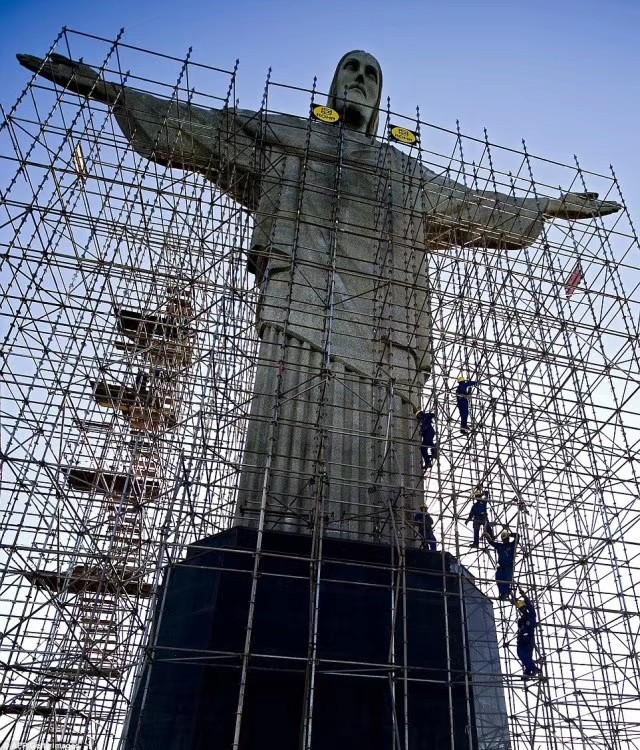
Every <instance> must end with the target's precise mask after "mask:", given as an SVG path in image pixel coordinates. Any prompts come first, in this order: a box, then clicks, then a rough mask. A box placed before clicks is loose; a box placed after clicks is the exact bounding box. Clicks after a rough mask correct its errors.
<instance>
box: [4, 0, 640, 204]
mask: <svg viewBox="0 0 640 750" xmlns="http://www.w3.org/2000/svg"><path fill="white" fill-rule="evenodd" d="M64 25H66V26H68V27H70V28H73V29H77V30H80V31H86V32H90V33H96V34H99V35H102V36H107V37H114V36H115V35H116V34H117V32H118V30H119V29H120V27H122V26H124V27H125V29H126V35H125V38H124V39H125V41H127V42H129V43H130V44H135V45H139V46H141V47H146V48H149V49H153V50H157V51H160V52H165V53H168V54H173V55H176V56H182V55H184V54H185V53H186V51H187V49H188V47H189V46H193V48H194V51H193V59H195V60H197V61H201V62H204V63H207V64H210V65H214V66H219V67H226V68H228V67H230V66H232V65H233V62H234V60H235V58H236V57H239V58H240V60H241V79H240V80H241V83H242V82H243V81H244V82H247V81H251V82H252V83H254V84H256V85H258V88H256V89H252V88H250V87H247V88H246V90H245V89H243V87H242V85H241V87H240V95H241V102H240V103H241V106H245V107H247V108H253V107H256V106H257V105H258V104H259V99H256V94H255V91H259V90H260V89H261V86H262V83H263V81H264V76H265V72H266V69H267V67H268V66H272V68H273V70H274V76H275V78H276V79H277V80H279V81H284V82H288V83H293V84H296V85H301V86H310V85H311V81H312V78H313V75H314V74H317V75H318V77H319V86H320V88H321V89H323V90H326V88H327V87H328V85H329V80H330V78H331V75H332V72H333V68H334V66H335V63H336V61H337V59H338V58H339V57H340V56H341V55H342V54H343V53H344V52H346V51H348V50H349V49H354V48H364V49H367V50H369V51H371V52H372V53H373V54H375V55H376V56H377V57H378V59H379V60H380V61H381V63H382V66H383V70H384V76H385V92H384V93H385V96H386V95H389V96H391V98H392V107H393V109H394V110H396V111H400V112H406V113H407V114H409V115H410V114H412V113H413V112H414V111H415V106H416V104H418V105H420V109H421V114H422V117H423V119H426V120H428V121H430V122H433V123H435V124H438V125H443V126H445V127H454V126H455V120H456V118H458V119H459V120H460V123H461V127H462V129H463V132H466V133H469V134H471V135H476V136H481V135H482V128H483V127H485V126H486V127H487V129H488V131H489V136H490V138H491V140H492V141H493V142H498V143H502V144H504V145H509V146H514V147H516V148H518V147H519V146H520V141H521V139H522V138H523V137H524V138H525V139H526V141H527V144H528V146H529V148H530V150H531V151H532V152H534V153H537V154H539V155H544V156H547V157H549V158H552V159H557V160H559V161H563V162H570V161H571V159H572V155H573V154H574V153H576V154H577V155H578V156H579V157H580V159H581V162H582V163H583V166H585V167H586V168H589V169H593V170H594V171H600V172H606V171H607V169H608V165H609V163H612V164H613V165H614V167H615V168H616V171H617V172H618V175H619V177H620V180H621V183H622V187H623V191H624V192H625V194H626V196H627V197H628V199H629V202H630V204H631V208H632V211H633V213H634V214H636V215H638V214H640V187H636V186H635V184H634V183H635V182H636V180H637V175H638V171H639V169H638V168H639V167H640V158H639V157H638V155H637V149H636V140H637V131H638V124H637V121H638V114H639V112H638V110H639V106H640V104H639V103H640V96H639V94H640V91H639V89H640V75H639V73H640V44H638V34H639V30H640V2H638V0H606V1H605V0H600V1H599V2H598V1H596V0H555V1H552V0H536V2H514V0H485V1H484V2H480V0H459V1H458V2H456V0H446V1H445V0H440V2H433V1H432V0H407V1H405V2H402V0H399V1H398V0H396V2H389V1H386V2H382V1H381V0H366V2H365V0H351V2H349V0H322V1H316V2H305V1H304V0H227V1H226V2H224V1H223V0H212V1H211V2H208V3H205V2H194V0H174V2H169V0H153V2H151V0H126V1H125V0H108V2H101V1H100V0H97V1H94V2H87V0H0V84H1V87H0V92H1V93H0V100H1V101H2V104H3V105H4V106H5V107H7V106H10V105H11V104H12V103H13V102H14V100H15V99H16V97H17V95H18V94H19V92H20V91H21V89H22V88H23V87H24V85H25V83H26V82H27V80H28V74H27V73H26V71H23V70H22V69H21V68H20V67H19V66H18V65H17V63H16V62H15V58H14V54H15V52H30V53H33V54H42V53H44V52H45V51H46V50H47V48H48V47H49V45H50V44H51V42H52V40H53V39H54V37H55V36H56V34H57V33H58V31H59V30H60V28H61V27H62V26H64ZM171 82H172V83H173V82H174V81H171ZM216 93H219V92H216Z"/></svg>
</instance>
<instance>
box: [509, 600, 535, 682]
mask: <svg viewBox="0 0 640 750" xmlns="http://www.w3.org/2000/svg"><path fill="white" fill-rule="evenodd" d="M518 592H519V594H520V597H519V598H518V599H517V601H516V602H515V605H516V607H517V610H518V622H517V627H518V632H517V636H516V639H517V640H516V647H517V651H518V659H520V661H521V662H522V667H523V670H524V676H525V677H535V676H536V675H538V674H540V671H541V670H540V667H539V666H538V665H537V664H536V663H535V662H534V661H533V649H534V648H535V630H536V627H537V625H538V619H537V615H536V610H535V607H534V606H533V604H532V603H531V600H530V599H529V597H528V596H527V595H526V594H525V593H524V591H523V590H522V589H521V588H518Z"/></svg>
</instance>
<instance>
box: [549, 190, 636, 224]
mask: <svg viewBox="0 0 640 750" xmlns="http://www.w3.org/2000/svg"><path fill="white" fill-rule="evenodd" d="M621 208H622V206H621V205H620V204H619V203H616V202H615V201H600V200H598V193H564V194H563V195H561V196H560V198H551V199H550V200H549V204H548V205H547V208H546V210H545V212H544V215H545V216H548V217H549V218H553V219H566V220H567V221H576V220H579V219H593V218H595V217H596V216H607V215H608V214H615V213H616V212H617V211H619V210H620V209H621Z"/></svg>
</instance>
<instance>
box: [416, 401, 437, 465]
mask: <svg viewBox="0 0 640 750" xmlns="http://www.w3.org/2000/svg"><path fill="white" fill-rule="evenodd" d="M416 419H417V420H418V427H419V430H420V437H421V440H422V443H421V446H420V453H421V455H422V468H423V469H424V470H425V471H427V469H430V468H431V466H432V464H433V462H434V461H437V460H438V448H437V447H436V430H435V426H434V424H433V423H434V422H435V419H436V415H435V414H434V413H433V412H425V411H423V410H422V409H420V410H419V411H417V412H416Z"/></svg>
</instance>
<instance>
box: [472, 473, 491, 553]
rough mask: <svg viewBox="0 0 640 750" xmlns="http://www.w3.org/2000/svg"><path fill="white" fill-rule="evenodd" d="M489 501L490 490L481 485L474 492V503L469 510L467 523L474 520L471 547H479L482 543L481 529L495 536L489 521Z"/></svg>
mask: <svg viewBox="0 0 640 750" xmlns="http://www.w3.org/2000/svg"><path fill="white" fill-rule="evenodd" d="M488 502H489V490H483V489H482V488H481V487H479V488H478V489H477V490H476V491H475V492H474V493H473V505H472V506H471V510H470V511H469V517H468V518H467V523H469V522H470V521H473V542H471V544H470V545H469V546H470V547H477V546H478V544H479V543H480V529H482V531H483V533H484V532H486V533H487V534H488V535H489V536H490V537H491V538H493V529H492V526H491V523H490V522H489V516H488V510H487V503H488Z"/></svg>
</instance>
